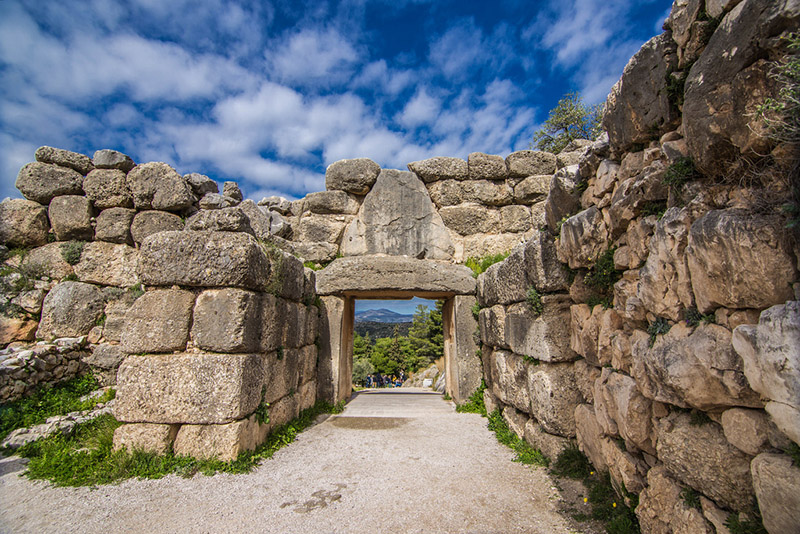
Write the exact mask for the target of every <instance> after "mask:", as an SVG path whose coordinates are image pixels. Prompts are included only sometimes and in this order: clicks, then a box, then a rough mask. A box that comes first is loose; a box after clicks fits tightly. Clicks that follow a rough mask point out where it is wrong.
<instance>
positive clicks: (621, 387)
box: [594, 367, 656, 455]
mask: <svg viewBox="0 0 800 534" xmlns="http://www.w3.org/2000/svg"><path fill="white" fill-rule="evenodd" d="M594 402H595V415H596V416H597V421H598V422H599V423H600V426H602V427H603V431H604V432H605V433H606V434H608V435H618V436H620V437H622V438H623V439H624V440H625V444H626V445H627V446H628V447H631V446H632V447H635V448H637V449H640V450H642V451H645V452H647V453H649V454H652V455H655V453H656V447H655V445H656V436H655V432H654V430H653V424H652V421H651V416H652V411H653V410H652V402H651V401H650V399H648V398H646V397H645V396H644V395H642V394H641V393H640V392H639V390H638V389H637V387H636V381H635V380H634V379H633V378H631V377H629V376H627V375H624V374H622V373H617V372H614V371H613V370H612V369H611V368H609V367H606V368H603V370H602V374H601V376H600V378H599V379H598V380H597V381H596V382H595V384H594Z"/></svg>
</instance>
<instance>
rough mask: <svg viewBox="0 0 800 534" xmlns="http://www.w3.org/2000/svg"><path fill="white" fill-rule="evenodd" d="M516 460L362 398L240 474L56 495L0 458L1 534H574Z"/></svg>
mask: <svg viewBox="0 0 800 534" xmlns="http://www.w3.org/2000/svg"><path fill="white" fill-rule="evenodd" d="M384 391H388V390H384ZM395 391H396V392H397V393H396V392H395ZM512 456H513V454H512V453H511V451H510V450H509V449H507V448H505V447H504V446H502V445H500V444H499V443H498V442H497V441H496V439H495V438H494V435H493V434H492V433H491V432H489V430H488V429H487V428H486V420H485V419H483V418H481V417H480V416H478V415H475V414H456V413H455V411H454V408H453V405H452V403H448V402H445V401H444V400H442V398H441V396H439V395H432V394H429V393H423V392H421V391H409V390H406V389H404V390H393V391H392V393H391V394H389V393H382V392H378V393H373V392H370V393H367V394H361V395H359V396H357V397H356V398H355V399H353V400H352V401H351V402H350V404H348V406H347V409H346V410H345V412H344V413H343V414H341V415H339V416H331V417H329V418H328V419H327V420H325V421H324V422H322V423H320V424H318V425H316V426H313V427H312V428H309V429H308V430H306V431H305V432H304V433H302V434H301V435H300V436H299V437H298V439H297V441H296V442H295V443H293V444H292V445H290V446H289V447H286V448H284V449H282V450H280V451H278V452H277V453H276V454H275V456H274V457H273V458H272V459H271V460H267V461H265V462H263V463H262V465H261V466H260V467H259V468H258V469H257V470H255V471H254V472H252V473H250V474H247V475H215V476H213V477H206V476H203V475H197V476H195V477H194V478H191V479H183V478H179V477H176V476H168V477H165V478H163V479H160V480H129V481H126V482H124V483H122V484H119V485H115V486H101V487H99V488H98V489H95V490H91V489H86V488H54V487H51V486H49V485H48V484H46V483H42V482H31V481H29V480H28V479H26V478H24V477H20V476H19V474H20V473H21V472H22V469H23V466H22V465H21V463H20V461H19V459H17V458H13V457H12V458H7V459H3V460H2V461H1V462H0V532H3V533H5V532H13V533H17V532H31V533H33V532H36V533H46V532H53V533H59V534H63V533H67V532H81V533H83V532H86V533H94V532H97V533H103V534H109V533H117V532H120V533H121V532H126V533H129V532H147V533H154V534H155V533H162V532H163V533H174V532H191V533H214V534H216V533H228V532H230V533H237V534H245V533H272V532H274V533H311V532H313V533H353V532H358V531H361V532H387V533H389V532H391V533H399V532H409V533H411V532H426V533H432V532H442V533H456V532H459V533H467V532H470V533H495V532H496V533H511V532H524V533H548V534H551V533H562V532H576V531H575V530H573V529H571V528H570V527H569V526H568V523H567V520H565V519H564V518H563V517H562V516H561V515H559V514H558V513H557V507H558V504H559V497H558V493H557V491H556V489H555V488H554V486H553V482H552V481H551V480H550V478H549V477H548V476H547V474H546V472H545V470H543V469H537V468H531V467H527V466H523V465H521V464H518V463H514V462H511V458H512Z"/></svg>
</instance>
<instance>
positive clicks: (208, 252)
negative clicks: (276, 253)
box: [134, 220, 270, 290]
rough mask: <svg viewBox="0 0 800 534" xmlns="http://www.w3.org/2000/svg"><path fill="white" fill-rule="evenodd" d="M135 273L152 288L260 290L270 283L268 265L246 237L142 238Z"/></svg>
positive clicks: (186, 235) (160, 235) (167, 234)
mask: <svg viewBox="0 0 800 534" xmlns="http://www.w3.org/2000/svg"><path fill="white" fill-rule="evenodd" d="M134 223H135V220H134ZM138 273H139V277H140V278H141V280H142V282H143V283H145V284H147V285H153V286H171V285H174V284H177V285H181V286H195V287H198V286H199V287H226V286H231V287H240V288H244V289H254V290H259V289H263V288H264V287H265V286H266V284H267V281H268V280H269V274H270V264H269V261H268V260H267V257H266V255H265V254H264V251H263V250H262V249H261V247H260V246H259V244H258V242H257V241H256V240H255V239H254V238H253V236H251V235H249V234H245V233H240V232H176V231H171V232H159V233H157V234H153V235H151V236H149V237H147V238H145V240H144V241H143V242H142V246H141V248H140V249H139V265H138Z"/></svg>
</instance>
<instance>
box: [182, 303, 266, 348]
mask: <svg viewBox="0 0 800 534" xmlns="http://www.w3.org/2000/svg"><path fill="white" fill-rule="evenodd" d="M260 327H261V299H260V295H259V294H258V293H255V292H253V291H247V290H244V289H234V288H225V289H209V290H206V291H203V292H202V293H200V295H198V297H197V302H196V303H195V304H194V314H193V322H192V341H194V344H195V346H196V347H199V348H201V349H203V350H208V351H212V352H232V353H236V352H257V351H258V349H259V347H260V344H261V339H260Z"/></svg>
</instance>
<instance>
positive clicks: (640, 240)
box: [625, 215, 659, 269]
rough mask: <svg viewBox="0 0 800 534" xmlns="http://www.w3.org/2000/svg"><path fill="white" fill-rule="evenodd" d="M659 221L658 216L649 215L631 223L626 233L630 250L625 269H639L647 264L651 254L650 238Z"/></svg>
mask: <svg viewBox="0 0 800 534" xmlns="http://www.w3.org/2000/svg"><path fill="white" fill-rule="evenodd" d="M658 220H659V219H658V217H657V216H656V215H649V216H647V217H644V218H639V219H634V220H633V221H631V222H630V224H629V225H628V229H627V231H626V232H625V239H626V241H627V243H628V249H629V251H628V266H627V267H626V268H625V269H638V268H639V267H641V266H642V264H643V263H644V262H645V260H646V259H647V255H648V254H649V253H650V238H651V237H652V235H653V231H654V230H655V227H656V224H657V223H658Z"/></svg>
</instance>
